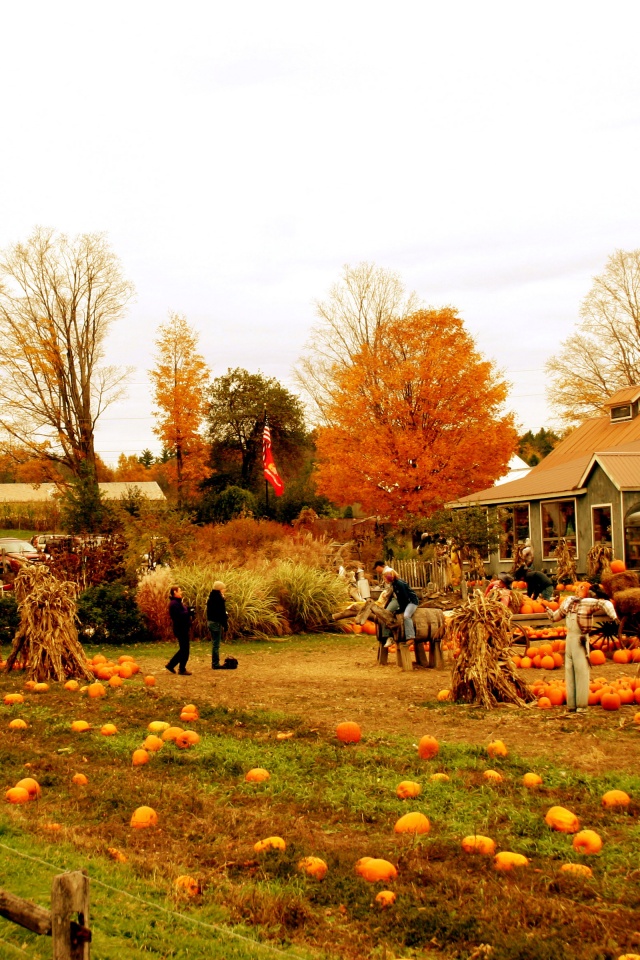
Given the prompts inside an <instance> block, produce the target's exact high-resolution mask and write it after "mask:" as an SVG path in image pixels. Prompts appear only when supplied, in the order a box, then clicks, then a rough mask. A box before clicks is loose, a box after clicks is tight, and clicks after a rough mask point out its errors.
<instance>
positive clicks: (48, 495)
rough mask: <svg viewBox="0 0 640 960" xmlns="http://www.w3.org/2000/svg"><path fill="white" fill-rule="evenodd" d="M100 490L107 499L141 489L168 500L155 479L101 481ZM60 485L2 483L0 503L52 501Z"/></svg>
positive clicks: (146, 494)
mask: <svg viewBox="0 0 640 960" xmlns="http://www.w3.org/2000/svg"><path fill="white" fill-rule="evenodd" d="M98 486H99V487H100V492H101V493H102V494H103V495H104V497H105V498H106V499H107V500H120V499H121V498H123V497H129V496H131V494H132V493H135V492H136V491H138V490H139V491H140V493H141V494H142V496H143V497H145V499H147V500H166V497H165V495H164V493H163V492H162V490H161V489H160V487H159V486H158V484H157V483H156V481H155V480H144V481H142V482H140V483H139V482H135V483H99V484H98ZM57 492H58V487H57V486H56V485H55V483H0V503H16V504H23V503H47V502H51V500H52V499H53V498H54V496H55V495H56V493H57Z"/></svg>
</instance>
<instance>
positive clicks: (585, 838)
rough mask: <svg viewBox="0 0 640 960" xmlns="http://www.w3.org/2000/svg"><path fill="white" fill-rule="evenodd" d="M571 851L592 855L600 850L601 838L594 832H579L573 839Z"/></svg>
mask: <svg viewBox="0 0 640 960" xmlns="http://www.w3.org/2000/svg"><path fill="white" fill-rule="evenodd" d="M573 849H574V850H576V851H577V852H578V853H586V854H594V853H600V851H601V850H602V838H601V837H600V836H599V834H597V833H596V832H595V830H581V831H580V833H576V835H575V837H574V838H573Z"/></svg>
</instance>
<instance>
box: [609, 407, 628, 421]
mask: <svg viewBox="0 0 640 960" xmlns="http://www.w3.org/2000/svg"><path fill="white" fill-rule="evenodd" d="M619 420H631V404H630V403H625V404H623V405H622V406H621V407H611V422H612V423H617V422H618V421H619Z"/></svg>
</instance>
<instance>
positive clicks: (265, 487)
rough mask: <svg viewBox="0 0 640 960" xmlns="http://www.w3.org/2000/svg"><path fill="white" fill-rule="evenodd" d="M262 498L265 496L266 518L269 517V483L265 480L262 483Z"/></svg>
mask: <svg viewBox="0 0 640 960" xmlns="http://www.w3.org/2000/svg"><path fill="white" fill-rule="evenodd" d="M264 496H265V500H266V501H267V506H266V513H267V516H269V481H268V480H265V482H264Z"/></svg>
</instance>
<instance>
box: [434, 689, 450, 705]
mask: <svg viewBox="0 0 640 960" xmlns="http://www.w3.org/2000/svg"><path fill="white" fill-rule="evenodd" d="M437 699H438V700H439V701H440V702H443V701H445V700H452V699H453V694H452V693H451V690H440V691H439V693H438V698H437Z"/></svg>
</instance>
